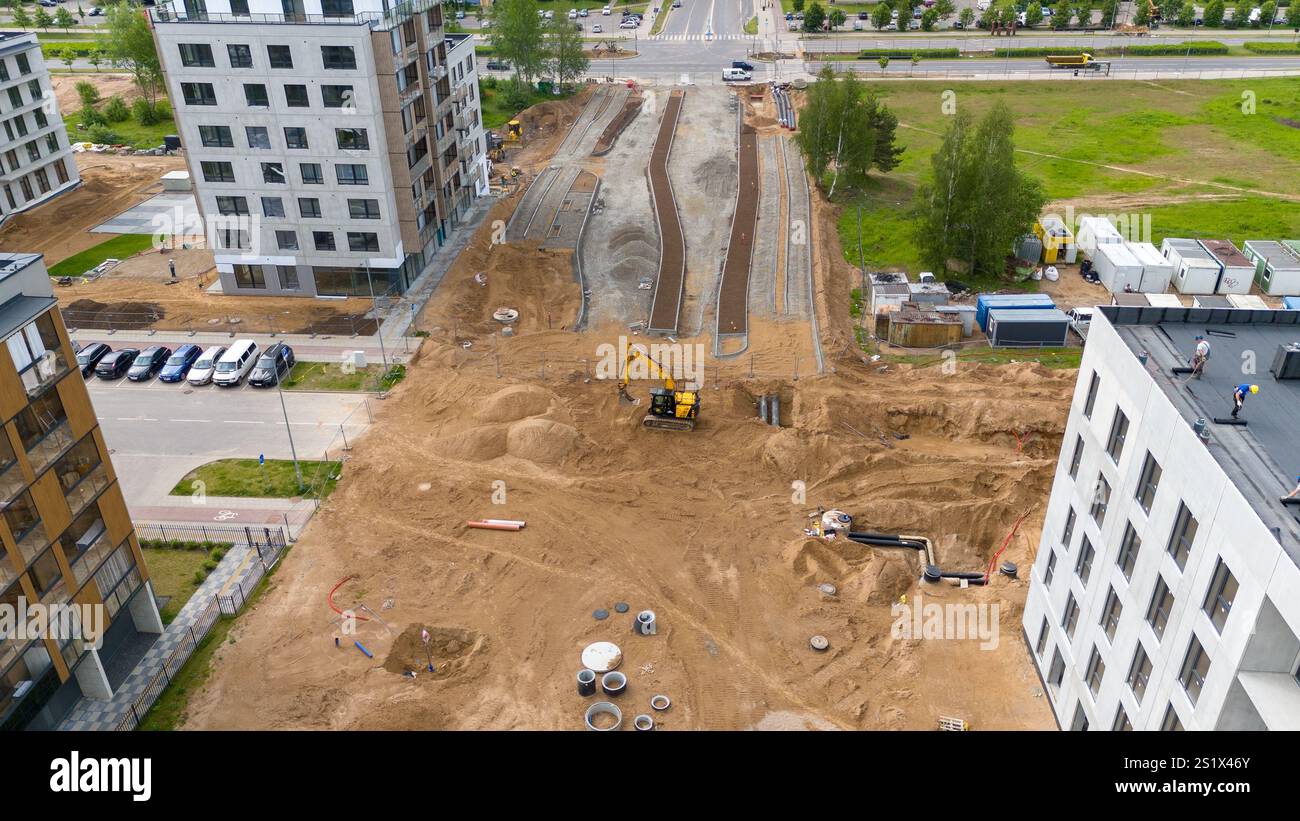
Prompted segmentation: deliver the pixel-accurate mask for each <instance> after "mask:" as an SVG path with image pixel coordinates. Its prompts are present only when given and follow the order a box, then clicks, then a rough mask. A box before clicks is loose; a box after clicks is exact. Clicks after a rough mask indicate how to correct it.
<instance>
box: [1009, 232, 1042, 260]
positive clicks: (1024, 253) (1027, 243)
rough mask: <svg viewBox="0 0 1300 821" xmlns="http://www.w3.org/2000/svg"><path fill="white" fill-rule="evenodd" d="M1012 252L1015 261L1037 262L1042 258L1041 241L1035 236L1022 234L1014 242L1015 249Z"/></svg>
mask: <svg viewBox="0 0 1300 821" xmlns="http://www.w3.org/2000/svg"><path fill="white" fill-rule="evenodd" d="M1012 250H1013V251H1014V252H1015V255H1016V259H1025V260H1029V261H1030V262H1038V260H1040V259H1042V258H1043V241H1042V240H1041V239H1039V238H1038V235H1037V234H1024V235H1023V236H1021V237H1020V239H1018V240H1016V247H1015V248H1013V249H1012Z"/></svg>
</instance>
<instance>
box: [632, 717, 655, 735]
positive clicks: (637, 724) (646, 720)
mask: <svg viewBox="0 0 1300 821" xmlns="http://www.w3.org/2000/svg"><path fill="white" fill-rule="evenodd" d="M632 728H633V729H634V730H636V731H637V732H638V733H648V732H650V731H651V730H653V729H654V728H655V720H654V719H653V718H651V717H650V716H648V715H646V714H645V713H642V714H641V715H639V716H637V717H636V718H634V719H632Z"/></svg>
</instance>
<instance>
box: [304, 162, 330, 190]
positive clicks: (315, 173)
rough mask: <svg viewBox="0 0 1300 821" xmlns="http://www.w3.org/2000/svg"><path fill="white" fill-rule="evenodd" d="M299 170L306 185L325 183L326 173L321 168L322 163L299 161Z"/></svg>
mask: <svg viewBox="0 0 1300 821" xmlns="http://www.w3.org/2000/svg"><path fill="white" fill-rule="evenodd" d="M298 171H299V172H300V173H301V174H302V181H303V183H304V184H306V185H324V184H325V174H324V173H322V172H321V170H320V163H315V162H305V163H299V165H298Z"/></svg>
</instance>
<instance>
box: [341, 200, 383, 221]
mask: <svg viewBox="0 0 1300 821" xmlns="http://www.w3.org/2000/svg"><path fill="white" fill-rule="evenodd" d="M348 216H349V217H351V218H352V219H354V220H377V219H379V200H348Z"/></svg>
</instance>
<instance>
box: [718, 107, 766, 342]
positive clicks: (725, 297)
mask: <svg viewBox="0 0 1300 821" xmlns="http://www.w3.org/2000/svg"><path fill="white" fill-rule="evenodd" d="M757 224H758V134H757V133H755V131H754V128H753V126H750V125H748V124H745V125H742V126H741V127H740V188H739V190H738V191H737V193H736V212H735V216H734V217H733V218H732V222H731V238H730V240H729V241H728V243H727V260H726V262H725V263H724V264H723V266H722V287H721V288H720V289H719V291H718V333H719V334H743V333H747V332H748V331H749V266H750V261H751V260H752V259H753V256H754V228H755V226H756V225H757Z"/></svg>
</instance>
